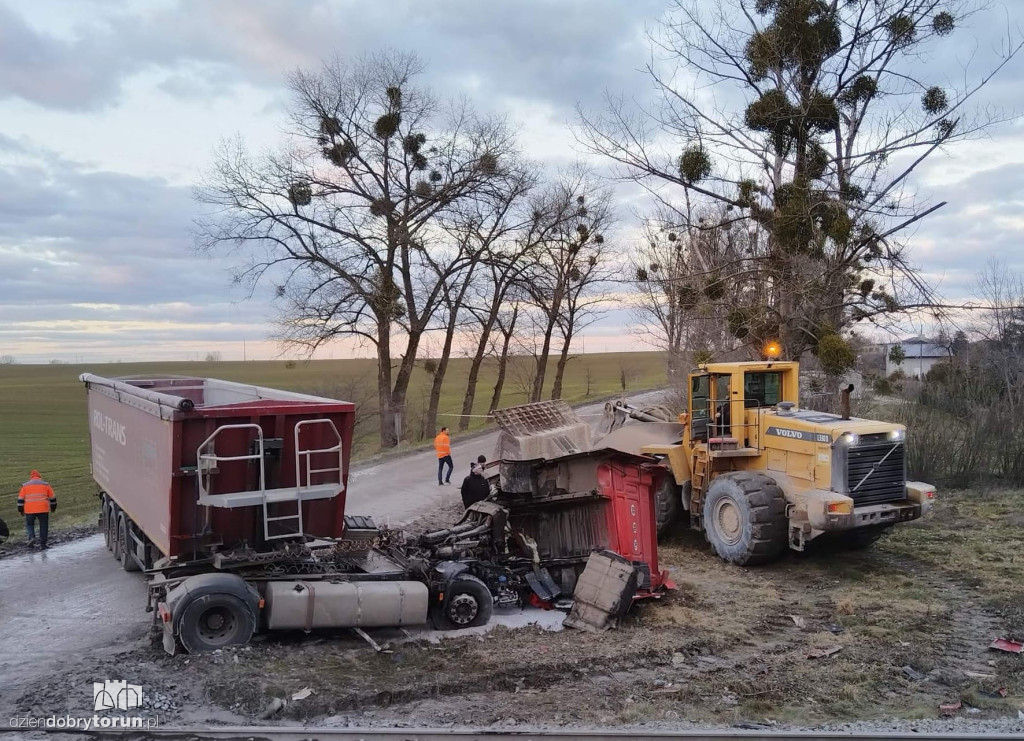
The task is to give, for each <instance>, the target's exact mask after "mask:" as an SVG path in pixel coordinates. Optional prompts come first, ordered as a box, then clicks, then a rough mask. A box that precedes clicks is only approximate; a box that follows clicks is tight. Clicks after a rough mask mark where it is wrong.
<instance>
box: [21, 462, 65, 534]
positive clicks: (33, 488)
mask: <svg viewBox="0 0 1024 741" xmlns="http://www.w3.org/2000/svg"><path fill="white" fill-rule="evenodd" d="M56 511H57V495H56V494H54V493H53V488H52V487H51V486H50V485H49V484H48V483H46V482H45V481H43V477H42V476H40V475H39V471H32V473H30V474H29V479H28V481H26V482H25V483H24V484H22V485H21V491H19V492H18V514H22V515H25V533H26V534H27V535H28V544H29V546H34V545H35V544H36V522H38V523H39V547H40V548H46V536H47V535H48V534H49V532H50V513H51V512H56Z"/></svg>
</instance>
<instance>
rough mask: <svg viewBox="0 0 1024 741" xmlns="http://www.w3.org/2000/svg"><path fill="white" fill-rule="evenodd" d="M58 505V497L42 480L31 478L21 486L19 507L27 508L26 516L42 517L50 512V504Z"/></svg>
mask: <svg viewBox="0 0 1024 741" xmlns="http://www.w3.org/2000/svg"><path fill="white" fill-rule="evenodd" d="M51 503H52V504H56V503H57V495H56V494H54V493H53V489H52V488H51V487H50V485H49V484H48V483H46V482H45V481H43V480H42V479H37V478H31V479H29V480H28V481H26V482H25V483H24V484H22V485H21V491H19V492H18V506H19V507H24V508H25V514H26V515H41V514H44V513H46V512H49V511H50V504H51Z"/></svg>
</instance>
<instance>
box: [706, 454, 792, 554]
mask: <svg viewBox="0 0 1024 741" xmlns="http://www.w3.org/2000/svg"><path fill="white" fill-rule="evenodd" d="M703 516H704V534H705V535H706V536H707V539H708V542H709V543H711V547H712V548H714V549H715V553H717V554H718V555H719V556H720V557H721V558H722V559H724V560H726V561H729V562H730V563H735V564H739V565H741V566H743V565H746V566H753V565H756V564H761V563H766V562H768V561H771V560H774V559H775V558H778V557H779V555H780V554H781V553H782V552H783V551H784V550H785V548H786V544H787V540H786V533H787V523H786V497H785V495H784V494H783V492H782V489H781V488H779V485H778V484H777V483H776V482H775V479H773V478H771V477H770V476H766V475H765V474H763V473H756V472H751V471H736V472H734V473H725V474H722V475H721V476H719V477H717V478H716V479H715V480H714V481H712V482H711V485H710V486H709V487H708V492H707V494H706V495H705V497H704V511H703Z"/></svg>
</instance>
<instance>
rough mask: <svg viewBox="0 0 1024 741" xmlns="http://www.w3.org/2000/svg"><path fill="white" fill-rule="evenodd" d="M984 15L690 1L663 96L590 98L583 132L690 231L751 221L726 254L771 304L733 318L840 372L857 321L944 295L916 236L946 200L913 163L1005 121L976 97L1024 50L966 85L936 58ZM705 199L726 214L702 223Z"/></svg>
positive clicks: (662, 40)
mask: <svg viewBox="0 0 1024 741" xmlns="http://www.w3.org/2000/svg"><path fill="white" fill-rule="evenodd" d="M972 12H973V8H972V7H971V6H969V5H968V4H967V3H966V2H961V1H960V0H756V2H753V3H751V2H749V1H745V0H722V2H720V3H719V4H718V6H717V7H716V8H713V9H710V10H709V9H708V4H707V3H706V2H699V3H698V2H696V1H695V0H677V2H676V3H675V4H674V6H673V10H672V12H671V13H670V14H669V15H668V16H666V20H664V22H663V24H662V27H661V29H660V32H659V33H656V34H655V35H653V36H652V41H653V43H654V44H655V45H656V47H657V50H658V51H659V52H660V55H661V57H662V58H665V57H667V59H668V62H667V63H659V64H658V65H655V64H653V63H652V64H651V65H650V66H649V67H648V69H647V72H648V74H649V75H650V76H651V77H652V78H653V80H654V82H655V83H656V86H657V88H658V90H659V91H660V93H661V97H662V100H663V105H662V106H660V107H658V108H656V109H655V110H656V111H657V112H656V113H654V114H647V113H636V112H635V111H633V110H631V109H630V107H629V105H630V104H628V103H627V102H626V101H625V100H613V101H612V102H611V104H610V107H609V110H608V112H607V113H606V114H603V115H599V116H591V115H588V114H586V113H585V112H581V124H580V129H579V136H580V139H581V141H582V142H584V143H585V144H586V145H587V146H588V147H589V148H590V149H591V150H592V151H595V152H597V153H600V154H603V155H605V156H607V157H610V158H611V159H613V160H615V161H616V162H617V163H619V165H620V166H621V174H623V175H624V176H626V177H629V178H632V179H635V180H637V181H641V182H643V183H644V184H645V185H647V186H648V188H649V190H650V191H651V192H653V193H655V195H656V197H657V198H658V200H659V201H660V204H659V206H660V209H661V210H662V211H664V210H669V211H671V212H673V213H674V214H675V218H676V222H677V226H678V228H679V229H681V230H686V231H688V232H689V233H690V234H692V233H693V232H694V231H703V230H708V229H721V228H722V226H723V225H727V226H728V225H733V224H737V223H742V224H745V225H746V226H747V227H748V229H749V230H750V233H751V234H752V235H753V236H754V238H755V242H756V245H755V247H754V248H753V249H751V250H749V251H748V252H747V253H746V254H744V255H743V256H742V258H739V259H737V260H736V261H735V262H731V263H725V264H722V265H719V266H716V268H715V270H716V272H717V273H719V274H721V275H726V276H733V277H731V278H729V280H731V281H734V282H736V281H739V282H745V283H747V284H748V287H747V288H746V289H742V290H736V291H734V293H735V295H737V296H744V297H748V298H749V299H751V300H753V301H755V303H753V304H751V305H749V306H744V305H737V306H735V307H732V308H733V309H734V311H731V312H729V317H730V321H729V329H730V331H731V332H732V333H733V335H734V336H735V337H737V338H739V339H741V340H743V341H745V342H749V343H750V344H751V345H753V344H755V343H760V342H761V341H763V337H761V334H763V332H762V331H760V330H762V329H763V328H764V327H765V326H771V327H777V328H778V331H779V334H780V339H781V340H782V343H783V346H784V348H785V350H786V353H787V355H788V356H789V357H792V358H799V357H800V356H801V355H803V354H804V353H805V352H807V351H815V352H816V354H819V356H821V355H825V356H826V357H828V358H830V363H829V365H830V368H831V369H835V368H836V367H838V366H839V365H842V364H843V363H844V362H848V361H849V359H850V357H851V353H848V352H845V351H843V350H842V348H839V347H838V344H837V341H839V342H841V341H842V333H843V332H844V331H845V330H846V329H847V328H848V327H849V326H850V324H851V323H852V322H855V321H859V320H863V319H878V318H880V317H883V316H887V315H892V314H893V313H898V312H901V311H905V310H909V309H914V308H919V307H922V306H930V305H932V304H933V303H934V299H933V296H932V292H931V290H930V287H929V286H928V285H927V284H926V283H924V282H923V281H922V279H921V278H920V276H919V275H918V274H917V273H916V271H915V270H913V269H912V267H911V266H910V265H909V264H908V261H907V257H906V249H905V244H904V243H903V242H902V241H901V240H900V235H901V234H902V233H903V232H904V230H905V229H906V228H907V227H908V226H909V225H911V224H913V223H914V222H916V221H917V220H919V219H921V218H923V217H924V216H927V215H928V214H929V213H931V211H933V210H934V209H935V206H931V207H930V206H929V205H928V204H924V203H922V202H921V201H920V200H919V199H917V198H916V197H915V194H914V192H913V189H912V184H911V182H910V178H911V176H912V174H913V172H914V170H915V169H916V168H917V167H918V166H919V165H920V164H921V162H923V161H924V160H925V159H927V158H928V157H929V156H930V155H932V154H933V153H935V152H936V151H937V150H939V149H940V148H942V147H945V146H948V145H951V144H953V143H955V142H957V141H962V140H964V139H968V138H970V137H973V136H977V135H979V134H980V133H982V132H983V131H984V130H985V129H987V128H988V127H990V126H991V125H993V124H995V123H996V122H998V121H999V118H998V116H996V115H979V114H977V113H975V112H973V111H972V110H970V103H971V100H972V98H973V97H975V96H976V95H977V93H978V92H979V90H981V89H982V88H983V87H984V85H985V84H986V83H987V82H988V81H989V80H990V79H991V78H992V76H993V75H994V74H995V73H996V72H998V70H999V69H1001V68H1002V67H1003V66H1004V65H1005V64H1006V63H1007V62H1008V61H1009V60H1010V59H1011V58H1012V57H1013V56H1015V55H1016V53H1017V52H1018V50H1019V49H1020V45H1019V44H1016V43H1015V44H1014V45H1012V46H1011V47H1010V48H1007V49H1006V50H1005V53H1004V54H1003V55H1002V57H1001V58H1000V59H999V60H997V61H996V62H995V63H994V65H993V67H992V68H990V69H989V70H988V72H987V73H986V74H985V75H983V76H981V77H980V78H979V79H978V80H977V81H976V82H975V83H972V84H968V85H966V86H965V87H963V88H960V89H946V88H944V87H941V86H937V85H935V84H933V83H932V82H930V81H929V78H930V77H931V76H932V74H933V72H932V70H930V69H929V60H930V56H929V55H931V54H935V53H937V52H940V51H941V50H942V48H943V43H944V42H945V38H946V37H948V36H949V35H950V34H951V33H953V32H954V31H955V30H956V28H957V27H958V25H959V24H960V23H961V22H962V21H963V20H964V19H965V18H967V17H968V16H969V15H971V13H972ZM726 88H731V89H729V90H728V91H727V92H725V90H726ZM708 90H715V91H723V92H721V93H719V92H716V98H715V99H712V98H710V97H709V96H708V93H707V91H708ZM716 100H718V101H721V102H718V103H717V104H716V103H715V101H716ZM665 132H669V133H671V134H672V139H673V140H674V141H676V142H679V143H680V146H679V149H677V150H676V152H675V153H673V152H671V151H666V150H665V148H664V147H663V142H664V141H665V140H666V137H665V136H663V134H664V133H665ZM666 186H667V187H666ZM695 202H704V203H706V204H717V207H718V209H719V211H720V213H721V215H722V216H721V219H720V220H718V221H716V222H714V223H707V222H705V221H703V220H702V221H700V222H699V223H698V222H697V221H695V220H694V219H692V218H691V214H693V213H698V212H699V213H706V209H704V210H699V209H695V208H694V207H693V204H694V203H695ZM687 280H688V282H690V283H692V282H693V281H692V279H687ZM744 317H751V318H752V319H753V323H751V322H747V321H745V320H744ZM755 325H756V326H755Z"/></svg>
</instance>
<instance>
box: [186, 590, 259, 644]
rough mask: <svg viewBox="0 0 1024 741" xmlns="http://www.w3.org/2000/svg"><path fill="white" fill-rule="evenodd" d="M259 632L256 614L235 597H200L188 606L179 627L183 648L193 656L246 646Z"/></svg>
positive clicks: (222, 595) (225, 595) (205, 595)
mask: <svg viewBox="0 0 1024 741" xmlns="http://www.w3.org/2000/svg"><path fill="white" fill-rule="evenodd" d="M255 631H256V618H255V617H253V614H252V611H251V610H250V609H249V607H248V606H247V605H246V604H245V603H244V602H243V601H242V600H240V599H239V598H238V597H235V596H234V595H233V594H222V593H214V594H204V595H203V596H201V597H196V598H195V599H194V600H192V601H191V602H190V603H189V604H188V605H186V606H185V609H184V610H183V611H182V613H181V620H180V622H179V623H178V637H179V638H180V639H181V645H182V646H184V647H185V650H186V651H188V652H189V653H193V654H196V653H202V652H204V651H216V650H217V649H218V648H224V647H225V646H241V645H244V644H246V643H248V642H249V639H250V638H252V634H253V633H254V632H255Z"/></svg>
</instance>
